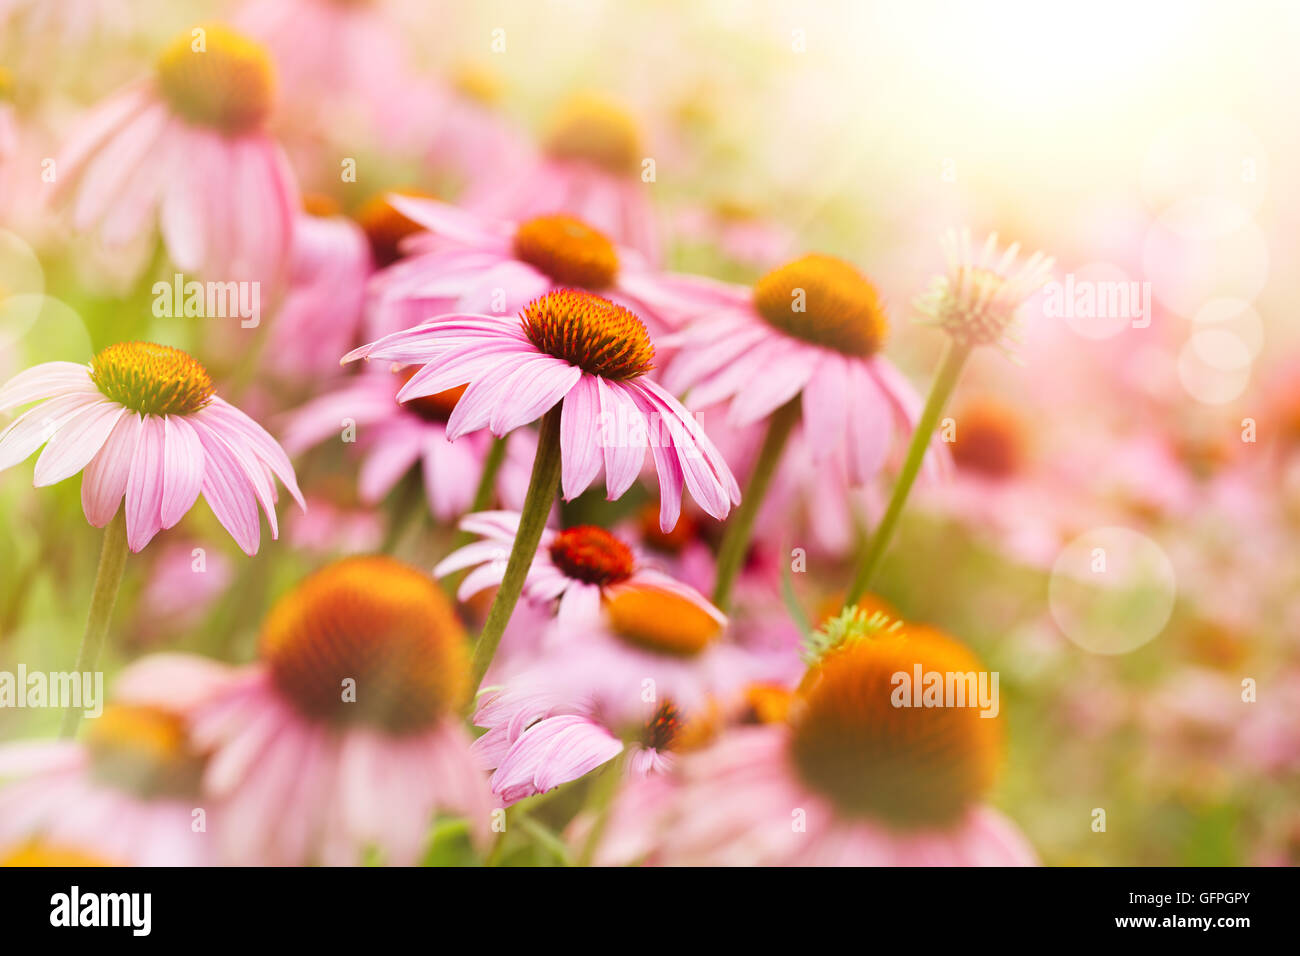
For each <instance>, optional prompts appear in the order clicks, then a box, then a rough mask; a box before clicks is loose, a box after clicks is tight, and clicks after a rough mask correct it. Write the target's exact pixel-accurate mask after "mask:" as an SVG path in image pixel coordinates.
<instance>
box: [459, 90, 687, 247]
mask: <svg viewBox="0 0 1300 956" xmlns="http://www.w3.org/2000/svg"><path fill="white" fill-rule="evenodd" d="M644 161H645V147H644V146H643V144H642V141H641V131H640V129H639V128H638V126H637V122H636V120H635V119H634V118H633V117H632V115H631V114H630V113H628V112H627V111H626V110H625V109H624V108H623V107H622V106H620V105H619V104H617V103H615V102H613V101H611V100H609V99H607V98H605V97H603V96H598V95H595V94H589V93H584V94H578V95H575V96H572V97H570V98H569V99H568V100H567V101H565V102H564V103H563V104H561V106H560V108H559V109H558V110H557V111H556V112H555V114H554V115H553V116H552V117H551V121H550V124H549V127H548V129H547V131H546V134H545V137H544V141H543V145H542V152H541V155H540V156H539V157H537V159H536V161H535V163H534V165H533V168H532V169H531V170H529V171H528V172H526V173H524V174H523V175H521V176H520V177H519V178H517V179H516V180H515V181H513V182H512V183H509V184H506V185H504V186H503V185H502V184H499V183H496V184H492V185H491V186H490V187H488V186H485V187H484V188H482V189H476V190H473V191H471V192H470V193H469V194H468V195H467V196H466V197H465V204H466V205H467V206H468V207H470V208H473V209H478V210H481V211H483V212H486V213H488V214H490V215H496V216H507V217H510V218H513V219H526V218H528V217H530V216H537V215H541V214H544V213H553V212H567V213H569V214H571V215H573V216H575V217H577V218H578V219H580V220H582V221H584V222H587V223H590V224H591V225H592V226H593V227H595V228H596V229H599V230H600V231H601V232H603V233H605V234H606V235H608V236H610V237H612V238H613V239H614V241H616V242H618V243H619V244H620V245H623V246H627V247H629V248H632V249H635V250H637V252H639V253H640V254H641V255H643V256H645V258H646V260H647V261H648V262H649V263H651V264H652V265H658V264H659V261H660V259H661V258H662V255H663V250H662V248H661V245H662V240H661V238H660V235H659V232H660V230H659V224H658V222H657V220H656V217H655V211H654V206H653V204H652V203H651V200H650V193H649V187H648V186H647V184H646V183H645V182H642V179H641V177H642V175H643V163H644Z"/></svg>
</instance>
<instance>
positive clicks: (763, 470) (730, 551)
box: [713, 396, 799, 611]
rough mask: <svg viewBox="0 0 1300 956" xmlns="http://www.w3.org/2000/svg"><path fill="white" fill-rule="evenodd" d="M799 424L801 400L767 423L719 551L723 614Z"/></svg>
mask: <svg viewBox="0 0 1300 956" xmlns="http://www.w3.org/2000/svg"><path fill="white" fill-rule="evenodd" d="M798 420H799V398H798V396H795V397H794V398H792V399H790V401H788V402H786V403H785V404H784V405H782V406H781V407H780V408H778V409H777V410H776V411H775V412H773V413H772V417H771V419H770V420H769V421H768V423H767V435H766V436H764V438H763V447H762V448H761V449H760V450H759V452H758V461H757V462H755V463H754V471H753V472H752V473H751V474H750V476H749V484H748V485H746V486H745V494H744V496H743V497H742V498H741V499H740V504H739V505H738V506H737V508H736V510H735V513H734V514H732V516H731V520H730V521H729V522H728V523H727V530H726V531H725V532H724V533H723V535H722V544H721V546H720V547H719V548H718V580H717V583H716V584H715V585H714V587H713V603H714V604H715V605H717V607H718V608H719V609H720V610H722V611H726V610H727V605H728V604H730V603H731V589H732V587H733V586H734V585H735V583H736V575H738V574H739V573H740V568H741V565H743V564H744V563H745V554H746V553H747V552H748V551H749V539H750V537H751V536H752V535H753V533H754V519H755V518H757V517H758V510H759V508H761V507H762V505H763V499H764V498H765V497H766V496H767V488H768V485H770V484H771V483H772V475H773V474H775V473H776V464H777V462H778V461H780V460H781V452H782V451H784V450H785V443H786V440H787V439H788V438H789V437H790V431H791V429H793V428H794V423H795V422H797V421H798Z"/></svg>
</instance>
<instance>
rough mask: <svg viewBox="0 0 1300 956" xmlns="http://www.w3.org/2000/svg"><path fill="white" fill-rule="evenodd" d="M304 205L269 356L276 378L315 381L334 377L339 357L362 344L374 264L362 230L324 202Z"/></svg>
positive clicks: (314, 200) (315, 199)
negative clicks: (330, 375)
mask: <svg viewBox="0 0 1300 956" xmlns="http://www.w3.org/2000/svg"><path fill="white" fill-rule="evenodd" d="M305 202H306V206H307V209H306V211H305V212H304V213H303V214H302V215H300V216H298V218H297V220H296V222H295V225H294V232H293V248H292V252H291V256H290V263H289V288H288V292H287V294H286V296H285V298H284V301H283V302H282V303H281V305H280V309H279V312H278V313H277V314H276V316H275V321H274V322H273V323H272V326H271V332H270V336H271V337H270V341H269V343H268V347H267V354H268V356H269V360H270V363H271V364H272V366H273V367H274V368H275V370H276V371H277V373H279V374H280V375H283V376H286V377H292V378H308V377H310V378H313V379H319V378H320V377H321V376H323V375H327V374H330V373H333V372H337V370H338V364H339V356H340V355H342V354H343V353H344V352H346V351H348V349H350V348H352V347H353V346H355V345H357V344H358V342H359V341H360V337H361V327H362V319H363V317H364V311H365V301H366V282H367V281H368V280H369V278H370V274H371V273H372V272H373V271H374V264H373V263H372V261H371V258H370V243H369V240H368V239H367V238H366V234H365V232H364V231H362V229H361V227H360V226H358V225H357V224H356V223H355V222H353V221H352V220H351V219H348V218H347V217H346V216H343V215H340V214H339V213H338V210H337V207H335V206H334V205H333V204H332V203H331V202H330V201H329V200H327V199H325V197H317V196H310V197H308V198H307V199H306V201H305Z"/></svg>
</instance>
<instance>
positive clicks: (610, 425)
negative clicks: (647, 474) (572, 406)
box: [596, 377, 649, 501]
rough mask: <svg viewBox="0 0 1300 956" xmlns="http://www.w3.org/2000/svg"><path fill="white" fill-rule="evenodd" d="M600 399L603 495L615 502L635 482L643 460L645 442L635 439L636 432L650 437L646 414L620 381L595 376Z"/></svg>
mask: <svg viewBox="0 0 1300 956" xmlns="http://www.w3.org/2000/svg"><path fill="white" fill-rule="evenodd" d="M596 387H597V392H598V396H599V399H600V423H601V424H600V433H599V439H598V441H599V443H600V444H601V445H602V446H603V447H604V449H605V496H606V498H608V500H610V501H614V500H615V499H616V498H619V497H621V496H622V495H623V492H625V491H627V489H628V488H630V487H631V486H632V482H634V481H636V476H637V475H638V474H640V472H641V463H642V462H644V461H645V449H646V446H645V444H642V443H641V442H639V441H636V440H634V438H635V436H634V435H633V433H634V432H635V433H637V435H645V436H646V437H647V444H648V439H649V432H648V425H647V423H646V421H645V416H644V415H642V414H641V409H639V408H638V407H637V405H636V403H635V402H634V401H632V399H631V397H630V396H629V395H628V393H627V391H626V386H624V385H623V384H622V383H621V382H619V383H614V384H611V383H609V382H606V381H605V380H604V379H603V378H600V377H597V378H596Z"/></svg>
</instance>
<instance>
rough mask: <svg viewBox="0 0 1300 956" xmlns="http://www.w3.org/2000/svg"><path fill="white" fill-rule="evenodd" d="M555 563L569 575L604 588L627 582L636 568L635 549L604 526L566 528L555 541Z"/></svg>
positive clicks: (552, 544)
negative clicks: (633, 553) (633, 551)
mask: <svg viewBox="0 0 1300 956" xmlns="http://www.w3.org/2000/svg"><path fill="white" fill-rule="evenodd" d="M551 562H552V563H553V564H554V565H555V566H556V567H557V568H559V569H560V570H561V571H563V572H564V573H565V575H567V576H568V577H571V578H577V579H578V580H579V581H586V582H587V583H588V584H599V585H600V586H601V587H604V586H606V585H609V584H618V583H619V582H620V581H626V580H627V579H628V578H630V577H631V576H632V572H633V571H634V570H636V559H635V558H634V557H633V556H632V549H631V548H629V547H628V546H627V545H625V544H624V543H623V542H622V541H620V540H618V538H616V537H614V536H613V535H612V534H610V533H609V532H608V531H606V530H605V529H604V528H598V527H596V526H595V525H580V526H579V527H576V528H566V529H565V530H563V531H561V532H560V533H559V534H557V535H556V536H555V538H554V539H553V540H552V541H551Z"/></svg>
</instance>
